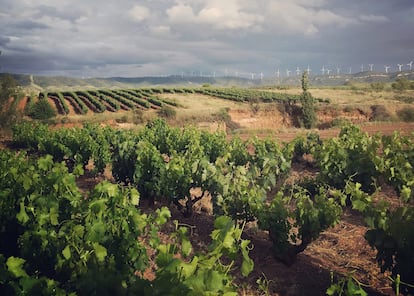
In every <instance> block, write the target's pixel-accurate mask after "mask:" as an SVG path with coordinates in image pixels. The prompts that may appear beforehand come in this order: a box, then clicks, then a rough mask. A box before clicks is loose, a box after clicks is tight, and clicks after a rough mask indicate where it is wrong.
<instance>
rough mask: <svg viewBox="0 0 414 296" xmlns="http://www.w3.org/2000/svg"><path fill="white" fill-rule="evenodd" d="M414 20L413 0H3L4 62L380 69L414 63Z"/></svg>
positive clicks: (17, 65)
mask: <svg viewBox="0 0 414 296" xmlns="http://www.w3.org/2000/svg"><path fill="white" fill-rule="evenodd" d="M3 2H4V3H3ZM413 19H414V4H413V3H412V0H395V1H389V0H366V1H357V0H349V1H346V2H345V1H339V0H289V1H288V0H260V1H248V0H227V1H222V0H143V1H139V3H132V2H131V1H128V0H118V1H117V2H112V1H111V2H110V1H97V0H91V1H80V0H72V1H69V0H61V1H52V0H41V1H36V2H34V1H23V0H3V1H2V11H1V12H0V27H1V28H2V32H1V34H2V35H1V36H0V50H1V51H2V55H1V56H0V66H1V69H2V71H8V72H19V73H32V74H47V75H55V74H58V75H72V76H101V77H107V76H142V75H164V74H177V73H181V72H186V73H190V72H195V71H197V72H198V71H203V72H206V73H207V72H217V73H221V74H224V72H225V71H226V69H227V71H230V70H231V71H233V72H234V73H235V72H240V73H250V72H264V73H265V74H266V75H270V74H272V73H274V71H276V69H280V70H282V69H284V70H283V71H285V70H286V69H291V70H293V69H296V67H300V68H301V69H303V68H305V67H307V66H308V65H309V66H310V67H311V68H313V69H315V70H314V72H316V71H319V69H320V68H321V67H322V65H326V66H327V67H328V66H329V67H331V68H333V67H337V66H338V67H339V66H340V67H342V68H344V69H345V68H349V67H353V68H354V69H355V70H357V68H359V67H360V65H361V64H362V63H366V64H368V63H375V64H377V65H378V70H382V67H383V65H384V64H397V63H401V62H404V61H405V60H407V62H408V61H409V60H412V59H414V57H413V56H412V55H413V50H412V49H413V44H414V41H413V38H412V37H411V36H412V33H411V32H412V31H413V30H414V21H413ZM380 65H381V66H380ZM380 68H381V69H380Z"/></svg>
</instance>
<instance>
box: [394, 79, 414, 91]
mask: <svg viewBox="0 0 414 296" xmlns="http://www.w3.org/2000/svg"><path fill="white" fill-rule="evenodd" d="M391 87H392V88H393V89H394V90H397V91H404V90H408V89H410V88H412V83H411V82H410V81H409V80H408V79H407V78H405V77H400V78H397V79H396V80H395V82H393V83H392V84H391Z"/></svg>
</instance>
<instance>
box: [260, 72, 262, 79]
mask: <svg viewBox="0 0 414 296" xmlns="http://www.w3.org/2000/svg"><path fill="white" fill-rule="evenodd" d="M260 80H263V72H260Z"/></svg>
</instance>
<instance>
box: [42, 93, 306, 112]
mask: <svg viewBox="0 0 414 296" xmlns="http://www.w3.org/2000/svg"><path fill="white" fill-rule="evenodd" d="M162 94H186V95H189V96H191V94H198V95H200V94H201V95H208V96H211V97H216V98H219V99H224V100H231V101H234V102H258V101H260V102H264V103H270V102H278V103H282V102H289V103H296V102H297V101H298V100H299V96H298V95H294V94H284V93H275V92H266V91H260V90H253V89H242V88H210V87H204V88H139V89H116V90H110V89H101V90H82V91H55V92H49V93H44V92H42V93H40V94H39V97H44V96H47V97H48V98H50V99H51V100H52V102H53V104H54V105H55V106H56V109H57V112H58V114H60V115H72V114H71V113H76V114H87V113H88V112H92V113H102V112H105V111H108V112H117V111H120V110H126V111H128V110H132V109H141V110H151V109H159V108H161V107H163V106H165V105H169V106H171V107H180V105H179V104H178V103H177V102H176V101H174V100H171V99H168V98H165V97H162V96H161V95H162ZM68 106H72V108H69V107H68Z"/></svg>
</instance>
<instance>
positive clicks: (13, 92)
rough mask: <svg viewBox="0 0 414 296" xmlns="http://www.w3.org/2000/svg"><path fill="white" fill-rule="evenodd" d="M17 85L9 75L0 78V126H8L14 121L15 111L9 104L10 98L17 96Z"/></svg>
mask: <svg viewBox="0 0 414 296" xmlns="http://www.w3.org/2000/svg"><path fill="white" fill-rule="evenodd" d="M18 90H19V84H18V82H17V81H16V80H15V79H14V78H13V76H12V75H10V74H4V75H1V76H0V125H1V126H3V127H4V126H9V125H10V124H12V122H13V121H15V119H16V115H17V111H16V108H15V106H14V105H13V104H11V103H10V101H9V99H10V98H11V97H14V98H16V96H17V95H18Z"/></svg>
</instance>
